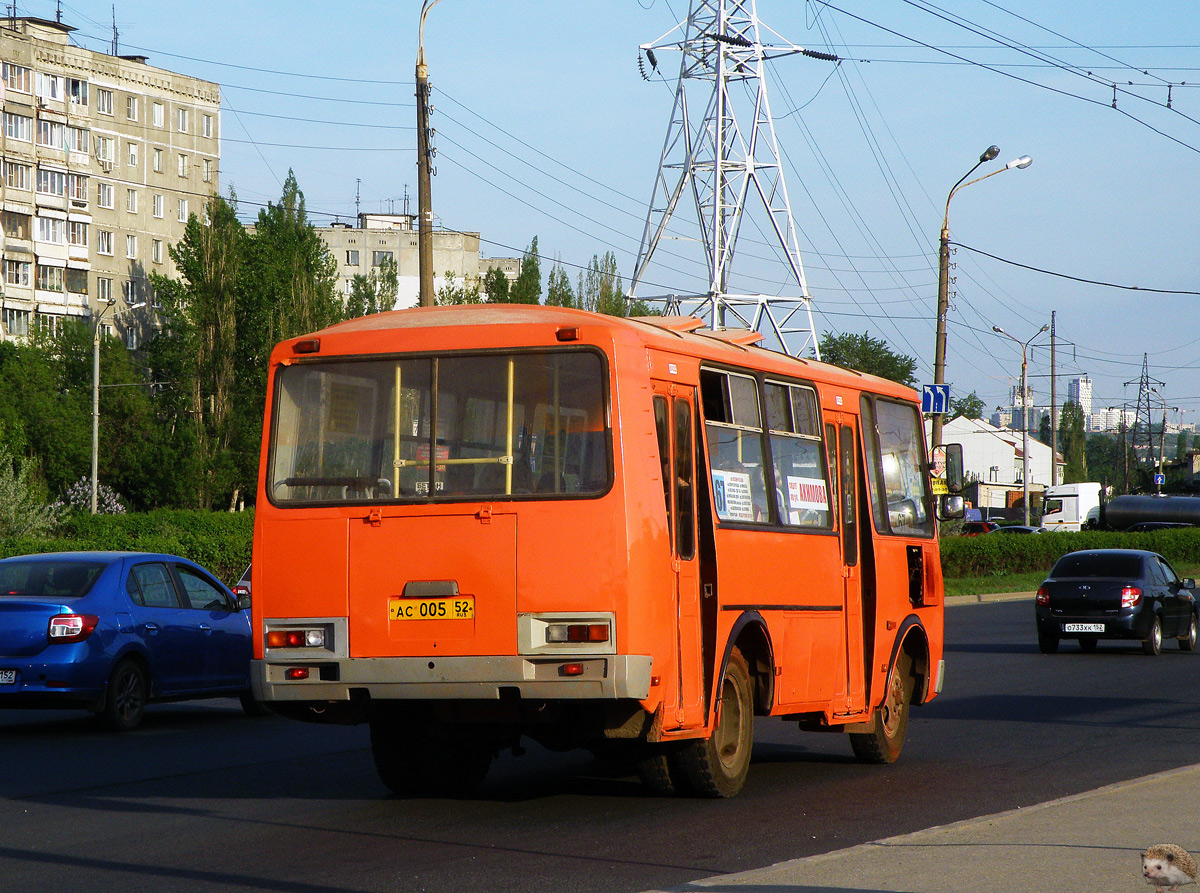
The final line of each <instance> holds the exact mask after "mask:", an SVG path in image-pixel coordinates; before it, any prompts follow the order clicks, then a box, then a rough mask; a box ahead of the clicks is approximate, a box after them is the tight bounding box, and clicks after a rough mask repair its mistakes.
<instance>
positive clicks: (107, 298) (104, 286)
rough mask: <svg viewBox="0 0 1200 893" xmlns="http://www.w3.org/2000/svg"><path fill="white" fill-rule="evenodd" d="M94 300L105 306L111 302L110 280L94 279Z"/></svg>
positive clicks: (99, 277) (105, 277)
mask: <svg viewBox="0 0 1200 893" xmlns="http://www.w3.org/2000/svg"><path fill="white" fill-rule="evenodd" d="M96 300H97V301H102V302H103V303H105V304H108V303H110V302H111V301H112V280H111V279H109V278H108V277H107V276H97V277H96Z"/></svg>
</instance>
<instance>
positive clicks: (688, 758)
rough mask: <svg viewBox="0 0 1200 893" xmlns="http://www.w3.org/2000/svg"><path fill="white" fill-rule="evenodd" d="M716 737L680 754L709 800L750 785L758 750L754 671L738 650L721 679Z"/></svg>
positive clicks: (686, 769)
mask: <svg viewBox="0 0 1200 893" xmlns="http://www.w3.org/2000/svg"><path fill="white" fill-rule="evenodd" d="M719 694H720V700H719V701H718V703H717V721H716V724H715V726H714V727H713V733H712V737H710V738H707V739H705V740H703V741H692V742H690V743H689V744H688V745H687V746H686V747H685V748H684V749H683V750H682V751H681V752H680V762H681V763H682V766H683V769H684V772H685V773H686V775H687V780H688V783H689V784H690V786H691V788H692V789H693V790H694V791H695V792H696V793H698V794H701V795H702V796H705V797H732V796H733V795H734V794H736V793H737V792H738V791H740V790H741V789H742V785H743V784H745V783H746V775H747V774H748V773H749V771H750V751H751V750H752V749H753V747H754V693H753V691H752V689H751V687H750V669H749V667H748V666H747V664H746V658H745V657H744V656H743V655H742V652H741V651H740V650H738V649H736V648H735V649H734V651H733V653H732V654H730V655H729V662H728V663H727V664H726V665H725V675H724V677H723V678H722V679H721V689H720V693H719Z"/></svg>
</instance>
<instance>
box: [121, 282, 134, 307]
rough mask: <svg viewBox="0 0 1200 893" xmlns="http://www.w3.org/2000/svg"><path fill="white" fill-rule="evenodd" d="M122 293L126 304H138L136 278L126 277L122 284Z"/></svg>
mask: <svg viewBox="0 0 1200 893" xmlns="http://www.w3.org/2000/svg"><path fill="white" fill-rule="evenodd" d="M121 294H122V295H123V296H124V298H125V303H126V304H136V303H137V299H138V283H137V280H136V279H126V280H125V282H124V283H122V285H121Z"/></svg>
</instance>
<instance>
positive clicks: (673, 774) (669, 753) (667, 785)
mask: <svg viewBox="0 0 1200 893" xmlns="http://www.w3.org/2000/svg"><path fill="white" fill-rule="evenodd" d="M634 768H635V769H636V770H637V775H638V778H639V779H641V782H642V784H643V785H644V786H645V787H646V789H647V790H649V791H650V793H652V794H654V795H655V796H658V797H675V796H678V795H680V794H690V793H691V792H692V786H691V784H690V783H689V781H688V776H687V770H686V769H685V768H684V766H683V760H682V758H681V754H680V751H679V748H678V747H676V746H674V745H669V744H650V745H647V749H646V750H645V751H644V752H642V753H641V754H640V755H639V756H638V758H637V760H636V763H635V766H634Z"/></svg>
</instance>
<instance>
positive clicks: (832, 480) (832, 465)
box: [825, 425, 839, 518]
mask: <svg viewBox="0 0 1200 893" xmlns="http://www.w3.org/2000/svg"><path fill="white" fill-rule="evenodd" d="M837 443H838V437H837V426H836V425H826V426H825V453H826V457H827V460H828V467H829V504H830V505H831V506H832V507H833V516H834V517H835V518H837V517H838V505H839V497H838V493H839V491H838V446H837Z"/></svg>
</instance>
